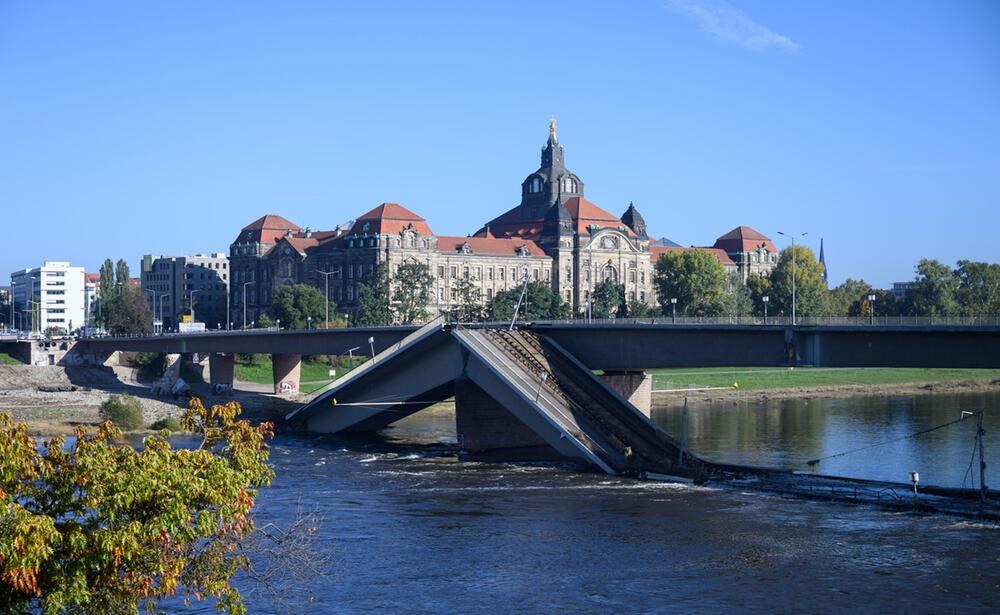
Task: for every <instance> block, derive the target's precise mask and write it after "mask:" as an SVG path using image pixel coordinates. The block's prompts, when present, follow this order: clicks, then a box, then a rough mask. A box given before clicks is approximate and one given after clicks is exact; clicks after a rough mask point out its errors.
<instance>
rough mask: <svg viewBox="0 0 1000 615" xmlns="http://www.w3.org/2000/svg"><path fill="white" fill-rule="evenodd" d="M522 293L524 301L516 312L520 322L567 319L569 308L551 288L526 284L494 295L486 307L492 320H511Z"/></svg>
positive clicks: (536, 284) (531, 283)
mask: <svg viewBox="0 0 1000 615" xmlns="http://www.w3.org/2000/svg"><path fill="white" fill-rule="evenodd" d="M522 291H523V292H524V295H525V296H524V299H523V300H522V301H521V307H520V308H519V310H518V318H519V319H521V320H558V319H562V318H569V313H570V307H569V305H568V304H567V303H566V302H565V301H563V300H562V297H560V296H559V295H557V294H556V293H554V292H552V287H550V286H549V285H548V284H545V283H544V282H526V283H524V284H522V285H521V286H515V287H514V288H511V289H510V290H505V291H502V292H499V293H497V294H496V296H495V297H493V301H490V304H489V306H487V311H488V312H489V314H490V318H491V319H492V320H511V319H512V318H513V317H514V307H515V306H517V302H518V299H519V298H520V297H521V293H522Z"/></svg>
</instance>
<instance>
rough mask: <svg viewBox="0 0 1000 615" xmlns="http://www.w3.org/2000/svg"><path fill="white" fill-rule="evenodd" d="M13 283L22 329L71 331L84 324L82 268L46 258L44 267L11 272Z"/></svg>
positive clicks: (17, 318) (18, 318) (11, 281)
mask: <svg viewBox="0 0 1000 615" xmlns="http://www.w3.org/2000/svg"><path fill="white" fill-rule="evenodd" d="M10 285H11V295H12V297H13V299H14V310H15V323H16V324H17V325H18V327H19V328H20V329H22V330H25V331H28V330H30V331H35V332H37V333H44V332H45V331H46V330H49V329H60V330H62V331H63V332H65V333H70V332H72V331H74V330H76V329H78V328H80V327H82V326H83V325H84V324H85V319H86V317H85V309H84V271H83V267H73V266H71V265H70V264H69V262H68V261H45V262H44V263H43V264H42V266H41V267H35V268H32V269H24V270H21V271H15V272H14V273H12V274H10Z"/></svg>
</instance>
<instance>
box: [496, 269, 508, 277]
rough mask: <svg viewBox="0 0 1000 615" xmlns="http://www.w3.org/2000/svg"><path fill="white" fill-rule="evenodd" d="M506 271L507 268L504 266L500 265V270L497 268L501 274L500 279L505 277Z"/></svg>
mask: <svg viewBox="0 0 1000 615" xmlns="http://www.w3.org/2000/svg"><path fill="white" fill-rule="evenodd" d="M505 271H506V269H504V268H503V267H500V269H499V270H497V273H499V274H500V279H501V280H503V279H504V272H505Z"/></svg>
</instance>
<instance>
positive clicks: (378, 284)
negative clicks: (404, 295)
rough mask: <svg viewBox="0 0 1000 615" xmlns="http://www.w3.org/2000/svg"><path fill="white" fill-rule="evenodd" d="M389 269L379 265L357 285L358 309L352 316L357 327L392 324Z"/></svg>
mask: <svg viewBox="0 0 1000 615" xmlns="http://www.w3.org/2000/svg"><path fill="white" fill-rule="evenodd" d="M389 299H390V289H389V270H388V269H387V268H386V266H385V265H379V266H378V267H376V268H375V270H374V271H372V273H370V274H369V275H368V277H367V278H366V279H365V281H364V282H362V283H361V284H359V285H358V311H357V314H356V315H355V317H354V321H355V324H356V325H357V326H359V327H380V326H384V325H388V324H392V305H391V303H390V300H389Z"/></svg>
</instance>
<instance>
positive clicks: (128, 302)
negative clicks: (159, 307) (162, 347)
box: [102, 285, 153, 335]
mask: <svg viewBox="0 0 1000 615" xmlns="http://www.w3.org/2000/svg"><path fill="white" fill-rule="evenodd" d="M102 320H103V321H104V326H105V327H106V328H107V329H108V331H109V332H110V333H112V334H113V335H140V334H146V335H148V334H150V333H152V332H153V312H152V311H151V310H150V309H149V304H148V303H146V297H145V293H143V292H142V290H141V289H139V288H137V287H134V286H127V285H126V286H125V287H124V288H122V289H119V292H118V293H117V294H116V295H115V296H114V297H112V299H111V300H110V301H109V302H107V303H105V304H104V308H103V314H102Z"/></svg>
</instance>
